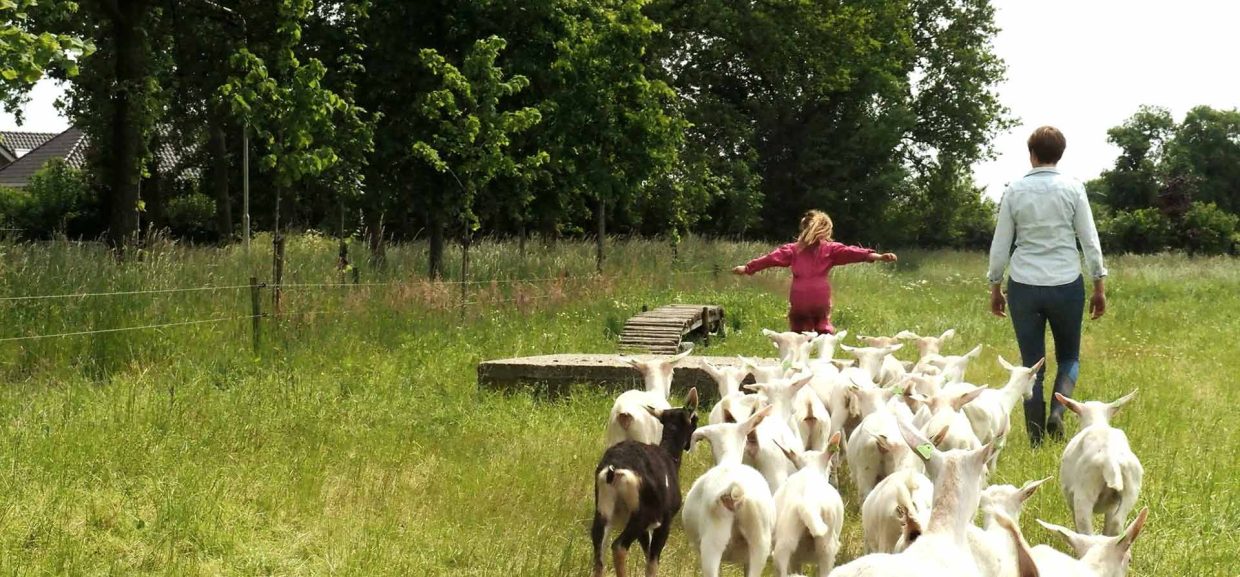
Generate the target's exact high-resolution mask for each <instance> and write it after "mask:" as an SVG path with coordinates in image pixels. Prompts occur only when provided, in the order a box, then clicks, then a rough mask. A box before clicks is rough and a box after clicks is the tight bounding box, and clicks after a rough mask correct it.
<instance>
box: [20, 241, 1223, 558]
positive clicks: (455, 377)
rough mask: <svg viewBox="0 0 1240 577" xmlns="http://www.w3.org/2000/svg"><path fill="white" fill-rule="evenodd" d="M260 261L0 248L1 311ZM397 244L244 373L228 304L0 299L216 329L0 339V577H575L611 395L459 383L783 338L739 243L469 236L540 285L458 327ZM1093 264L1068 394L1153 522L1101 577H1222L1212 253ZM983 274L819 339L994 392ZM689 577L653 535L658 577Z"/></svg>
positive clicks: (317, 250)
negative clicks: (699, 320)
mask: <svg viewBox="0 0 1240 577" xmlns="http://www.w3.org/2000/svg"><path fill="white" fill-rule="evenodd" d="M260 240H261V239H260ZM265 246H266V244H265V243H264V242H258V243H257V244H256V252H255V254H254V255H253V258H252V259H251V261H250V262H249V263H247V261H246V259H245V257H244V255H243V253H242V252H241V250H240V249H239V248H230V249H227V250H218V249H191V248H183V247H176V246H158V247H155V248H153V249H152V250H151V252H150V253H149V254H147V255H146V258H145V259H144V260H143V261H142V262H133V263H126V264H123V265H118V264H116V263H114V262H112V261H110V260H109V259H108V258H107V257H106V256H105V255H104V254H103V253H102V252H100V250H99V249H98V248H95V247H93V246H89V245H81V246H80V245H71V244H55V245H39V246H28V245H12V244H0V296H14V295H46V294H57V293H79V292H111V291H117V290H138V289H152V288H157V289H158V288H176V287H194V286H203V285H214V286H231V285H240V284H245V282H246V279H247V277H248V276H249V275H250V274H251V272H253V273H257V274H259V275H260V276H261V277H263V278H266V277H267V276H268V275H267V274H266V271H268V270H269V267H270V256H269V252H268V251H267V250H265V249H260V248H259V247H265ZM422 248H423V247H421V246H419V245H408V246H402V247H396V248H394V249H393V250H392V251H391V254H390V259H389V266H388V268H387V269H386V271H381V272H375V271H370V270H364V271H363V277H362V280H363V282H370V283H396V284H376V285H375V286H361V287H358V288H347V289H346V288H332V287H310V286H304V287H290V288H289V289H287V290H286V292H285V300H284V311H285V312H286V313H288V314H287V315H286V316H283V317H280V318H277V319H269V320H265V321H264V335H263V336H264V341H263V346H262V348H261V350H260V351H259V352H258V353H255V352H253V351H252V350H251V346H250V331H249V326H250V321H249V319H245V318H234V317H244V316H245V315H248V314H249V310H250V309H249V307H250V301H249V291H248V289H244V290H241V289H228V290H219V291H198V292H169V293H156V294H143V295H128V296H100V297H89V298H67V299H47V300H5V301H0V320H2V322H0V338H5V337H15V336H22V335H33V334H47V333H61V332H73V331H81V330H90V329H100V328H107V327H124V326H137V325H145V324H160V323H170V322H178V321H187V320H202V319H207V320H211V319H220V318H227V319H232V320H225V321H218V322H212V323H203V324H197V325H187V326H179V327H170V328H167V329H158V330H145V331H134V332H120V333H110V334H99V335H85V336H74V337H66V338H56V339H47V340H35V341H10V342H0V381H2V383H0V384H2V386H0V427H2V432H0V573H3V574H5V575H105V574H106V575H496V576H500V575H502V576H505V577H511V576H517V575H584V574H586V572H587V571H588V566H589V556H590V553H589V542H588V537H587V532H588V523H589V519H590V516H591V514H592V513H591V510H592V503H593V498H592V479H591V473H592V470H593V467H594V464H595V463H596V461H597V459H598V457H599V455H600V454H601V451H602V447H601V443H602V431H603V425H604V421H605V419H606V415H607V410H608V408H609V407H610V404H611V395H609V394H606V393H603V392H599V391H595V390H591V389H590V388H589V387H586V386H581V387H577V388H576V389H575V390H574V394H572V395H570V396H567V397H561V398H556V399H547V398H541V397H538V396H535V395H531V394H529V393H512V394H501V393H495V392H486V391H478V390H477V388H476V385H475V379H474V370H475V365H476V363H477V362H478V361H480V360H483V359H488V358H499V357H507V356H514V355H527V354H543V353H554V352H612V351H614V350H615V343H614V342H613V341H612V340H610V331H614V330H616V329H617V328H618V327H619V326H620V323H622V322H623V319H625V318H627V317H628V316H629V315H631V314H632V313H634V312H635V311H636V310H638V309H640V307H641V305H642V304H650V305H655V304H664V303H671V302H677V301H685V302H687V301H694V302H712V303H718V304H721V305H723V306H724V307H725V309H726V310H727V312H728V315H729V318H730V321H729V323H730V328H731V329H732V331H731V333H730V335H729V337H728V338H727V339H726V340H724V341H722V342H719V343H716V344H715V345H714V346H711V347H709V348H707V349H704V350H703V351H701V352H703V353H705V354H712V355H714V354H718V355H731V354H737V353H744V354H765V353H767V352H769V351H771V349H770V346H769V344H768V343H767V341H766V339H765V338H764V337H762V335H761V334H760V330H759V329H761V328H762V327H768V326H769V327H779V326H781V325H782V324H783V322H784V321H783V312H784V307H785V299H784V294H783V293H784V287H785V286H786V278H785V276H783V275H781V274H774V273H764V274H763V275H760V276H758V277H756V278H746V279H740V278H733V277H731V276H729V275H723V276H722V277H719V278H716V277H715V276H714V275H713V274H710V272H709V271H710V270H711V268H712V266H713V265H715V264H720V265H724V267H725V270H726V266H727V265H732V264H736V263H740V262H743V261H744V259H745V258H747V257H749V256H752V255H755V254H757V253H758V252H759V251H760V250H761V249H762V248H763V247H761V246H759V245H753V244H749V245H736V244H711V243H705V242H701V241H696V240H691V241H689V242H687V243H685V244H684V245H683V246H682V247H681V249H680V261H679V262H673V261H672V260H671V259H670V251H669V250H668V247H667V246H666V245H665V244H659V243H653V242H640V241H631V242H625V243H621V244H619V245H617V246H616V247H615V248H614V250H613V253H612V255H611V260H610V261H609V265H608V270H607V272H606V274H604V275H603V276H601V277H591V276H590V275H589V273H590V272H592V271H593V261H592V253H591V250H592V248H591V247H590V246H588V245H584V244H574V243H561V244H560V245H558V246H556V247H552V248H548V247H542V246H538V245H531V247H530V252H529V254H527V255H526V257H525V258H520V257H518V256H517V255H516V247H515V246H513V245H509V244H495V243H488V244H483V245H481V246H479V247H478V248H477V250H475V252H474V253H473V257H472V262H473V265H472V266H473V271H472V275H471V278H474V279H499V280H503V279H509V280H510V279H516V278H543V277H550V276H557V275H558V274H560V273H562V272H566V274H567V277H566V278H562V279H559V280H554V281H541V282H537V283H520V282H506V281H504V282H498V281H497V282H495V283H481V284H478V285H471V286H469V287H468V288H469V294H468V295H467V299H468V300H469V301H470V302H472V303H474V304H472V305H470V306H469V307H467V311H466V312H465V313H464V315H462V314H461V311H460V309H458V308H457V305H458V304H459V302H458V299H459V294H458V292H457V291H458V290H459V286H458V285H451V284H446V285H445V284H431V283H427V282H425V281H424V280H421V277H420V276H418V275H420V274H421V272H422V269H423V264H424V260H423V259H424V257H423V251H422ZM335 250H336V248H335V245H334V243H333V242H332V241H330V240H328V239H323V238H317V237H312V236H300V237H296V238H294V239H292V240H291V241H290V246H289V250H288V255H289V264H288V273H287V277H286V282H287V283H297V284H320V283H323V284H327V283H335V282H338V281H339V277H338V276H337V274H336V273H335V272H334V268H333V266H334V259H335ZM354 253H355V254H360V247H356V246H355V247H354ZM449 264H450V266H454V263H451V262H450V263H449ZM1109 264H1110V267H1111V270H1112V277H1111V279H1110V286H1111V291H1110V296H1111V300H1110V310H1109V312H1108V314H1107V316H1106V318H1104V319H1103V320H1102V321H1099V322H1090V323H1087V325H1086V328H1085V335H1084V345H1083V359H1084V361H1083V366H1082V380H1081V384H1080V386H1079V387H1078V389H1077V396H1078V397H1083V398H1101V399H1106V400H1111V399H1114V398H1116V397H1119V396H1120V395H1122V394H1124V393H1126V392H1128V391H1130V390H1132V389H1134V388H1138V387H1139V388H1140V389H1141V392H1140V393H1139V394H1138V397H1137V399H1136V401H1135V402H1134V403H1133V404H1130V405H1129V406H1128V407H1126V408H1125V409H1124V411H1123V412H1121V414H1120V415H1119V416H1118V418H1117V426H1119V427H1121V428H1123V429H1125V430H1126V431H1127V432H1128V435H1129V438H1130V440H1131V442H1132V445H1133V448H1134V450H1135V451H1136V453H1137V454H1138V455H1139V456H1140V457H1141V459H1142V461H1143V463H1144V465H1145V469H1146V480H1145V486H1144V489H1143V493H1142V496H1141V503H1142V504H1143V505H1148V506H1149V507H1150V511H1151V513H1150V521H1149V523H1148V525H1147V527H1146V532H1145V533H1144V534H1143V536H1142V537H1141V539H1140V540H1139V541H1138V543H1137V545H1136V547H1135V552H1134V560H1133V562H1132V566H1131V571H1130V573H1129V574H1130V575H1134V576H1154V575H1200V576H1218V577H1234V576H1235V575H1237V574H1238V572H1240V539H1238V538H1237V534H1238V533H1237V527H1240V503H1238V499H1237V490H1236V489H1237V486H1238V485H1240V482H1238V475H1240V451H1238V450H1237V446H1240V434H1238V432H1237V431H1238V430H1240V416H1238V415H1240V412H1238V411H1237V406H1240V392H1238V387H1237V385H1238V384H1240V381H1238V377H1237V375H1240V355H1238V354H1237V347H1236V343H1237V339H1238V338H1240V290H1238V289H1240V262H1238V261H1236V260H1227V259H1215V260H1205V259H1198V260H1190V259H1187V258H1185V257H1181V256H1174V255H1167V256H1156V257H1141V258H1137V257H1121V258H1114V259H1112V260H1111V262H1110V263H1109ZM984 268H985V263H984V260H983V257H982V256H981V255H978V254H965V253H945V252H936V253H901V261H900V262H899V263H898V264H897V265H895V266H890V265H856V266H852V267H848V268H845V269H840V270H838V271H836V276H835V286H836V290H837V293H836V302H837V312H836V318H835V320H836V324H837V326H840V327H842V328H848V329H850V331H851V332H853V334H858V333H867V334H877V333H881V334H890V333H895V332H896V331H898V330H900V329H906V328H907V329H913V330H916V331H924V332H936V331H941V330H943V329H946V328H949V327H954V328H956V329H957V331H958V332H959V333H960V335H962V338H961V339H959V340H957V341H955V342H954V343H953V346H952V350H953V351H963V350H965V349H967V348H970V347H971V346H972V345H973V344H976V343H984V344H985V345H986V348H985V350H984V353H983V357H982V360H981V362H978V363H976V364H975V368H974V369H973V370H972V372H971V373H970V380H971V381H974V382H980V383H989V384H998V383H1000V382H1001V381H1002V380H1003V378H1004V376H1005V374H1004V373H1003V371H1002V369H1001V368H1000V367H999V366H998V364H997V363H996V362H995V360H994V357H995V354H996V353H999V354H1003V355H1004V356H1006V357H1008V358H1009V359H1012V358H1015V357H1016V356H1017V355H1016V347H1015V342H1014V339H1013V337H1012V335H1011V328H1010V326H1009V325H1008V324H1007V323H1006V322H1004V321H1001V320H998V319H994V318H992V317H989V316H988V315H986V314H984V304H985V290H986V289H985V286H984V283H983V282H981V281H980V280H979V279H981V278H982V276H983V274H984ZM397 281H399V282H397ZM264 300H265V301H266V302H264V307H265V308H267V309H269V308H270V302H269V300H268V293H266V292H264ZM309 311H317V312H315V313H313V314H308V312H309ZM904 356H907V355H904ZM1018 411H1019V409H1018ZM1069 426H1070V429H1071V430H1074V429H1075V421H1072V420H1071V419H1070V422H1069ZM1061 450H1062V445H1061V444H1058V445H1057V444H1051V445H1049V446H1047V447H1044V448H1043V449H1042V450H1039V451H1031V450H1030V449H1029V448H1028V447H1027V443H1026V442H1025V437H1024V433H1023V431H1021V430H1019V427H1018V430H1017V431H1016V433H1015V436H1014V438H1013V442H1011V443H1010V444H1009V448H1008V450H1007V451H1006V452H1005V453H1004V454H1003V458H1002V460H1001V463H1000V468H999V472H998V474H997V477H996V478H995V479H994V481H995V482H1006V483H1016V484H1019V483H1021V482H1023V481H1025V480H1028V479H1034V478H1041V477H1045V476H1047V475H1052V474H1057V473H1058V458H1059V454H1060V452H1061ZM709 460H710V452H709V451H708V450H706V449H705V448H700V449H699V450H698V451H695V452H694V453H693V454H691V455H689V456H688V458H687V460H686V462H685V465H684V469H683V470H682V483H683V485H684V486H685V487H686V489H687V487H688V485H689V483H691V482H692V479H694V478H696V476H697V475H699V474H700V473H701V472H702V471H703V470H705V468H706V467H707V465H708V462H709ZM1056 485H1057V482H1056V483H1052V484H1050V485H1048V486H1047V488H1045V489H1043V490H1042V491H1041V492H1040V493H1039V494H1037V495H1036V496H1035V497H1034V498H1033V499H1032V500H1031V502H1030V503H1029V505H1028V506H1027V508H1026V512H1025V515H1024V516H1023V518H1022V525H1023V527H1024V528H1025V533H1026V536H1027V538H1028V539H1029V540H1030V541H1031V542H1033V543H1035V544H1038V543H1052V544H1054V545H1056V546H1057V547H1060V548H1062V547H1063V545H1062V543H1060V542H1059V540H1058V539H1057V538H1056V537H1055V536H1053V535H1051V534H1049V533H1048V532H1046V531H1044V530H1042V529H1041V528H1040V527H1038V526H1037V525H1036V523H1035V522H1034V519H1035V518H1043V519H1046V520H1049V521H1052V522H1056V523H1059V524H1065V525H1070V524H1071V522H1070V518H1069V516H1068V512H1067V509H1066V507H1065V504H1064V501H1063V497H1062V496H1061V494H1060V492H1059V490H1058V488H1057V486H1056ZM844 497H845V501H846V505H847V514H848V516H849V519H848V523H847V526H846V527H845V535H844V537H843V541H844V551H843V553H842V555H841V558H840V562H841V563H842V562H844V561H847V560H848V559H851V558H853V557H854V556H856V555H857V554H858V553H859V550H860V543H861V536H860V527H859V522H858V520H857V519H858V513H857V504H856V502H855V499H854V494H853V491H852V488H851V486H848V487H846V488H845V490H844ZM639 557H640V555H639V554H636V551H635V554H634V555H633V556H632V560H633V561H634V567H636V562H637V559H638V558H639ZM696 567H697V561H696V558H695V555H694V554H693V553H692V552H691V551H690V550H689V548H688V547H687V546H686V542H685V539H684V534H683V532H682V531H681V529H680V528H679V526H677V527H675V528H674V529H673V532H672V536H671V540H670V543H669V547H668V550H667V551H666V556H665V560H664V563H663V565H662V574H663V575H668V576H676V575H685V576H688V575H695V574H696V573H697V570H696ZM729 574H738V573H737V571H736V569H735V568H730V569H729Z"/></svg>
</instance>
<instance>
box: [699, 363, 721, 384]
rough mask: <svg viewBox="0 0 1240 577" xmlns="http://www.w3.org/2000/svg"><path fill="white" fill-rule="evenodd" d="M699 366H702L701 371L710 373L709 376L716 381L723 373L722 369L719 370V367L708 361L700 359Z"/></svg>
mask: <svg viewBox="0 0 1240 577" xmlns="http://www.w3.org/2000/svg"><path fill="white" fill-rule="evenodd" d="M699 366H701V367H702V370H703V371H706V374H708V375H710V377H711V378H712V379H715V380H716V381H717V380H719V377H721V376H722V375H723V371H720V370H719V367H716V366H715V365H713V364H711V363H710V361H702V364H701V365H699Z"/></svg>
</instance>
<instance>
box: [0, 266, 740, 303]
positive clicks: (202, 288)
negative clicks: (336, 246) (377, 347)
mask: <svg viewBox="0 0 1240 577" xmlns="http://www.w3.org/2000/svg"><path fill="white" fill-rule="evenodd" d="M716 273H718V271H715V270H689V271H672V272H671V273H670V274H671V275H672V276H691V275H700V274H716ZM593 278H598V275H597V274H587V275H576V276H553V277H538V278H523V279H485V280H483V279H480V280H467V281H462V280H430V279H407V280H399V281H388V282H368V283H348V282H345V283H286V284H281V285H280V288H281V289H299V288H362V287H382V286H397V285H407V284H412V283H417V282H426V283H430V284H438V285H454V286H455V285H490V284H517V283H537V282H551V281H571V280H587V279H593ZM248 288H251V287H250V285H248V284H244V285H228V286H199V287H180V288H166V289H139V290H130V291H113V292H86V293H62V294H50V295H17V296H6V297H0V302H12V301H31V300H51V299H71V298H91V297H108V296H135V295H148V294H170V293H185V292H204V291H226V290H241V289H248Z"/></svg>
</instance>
